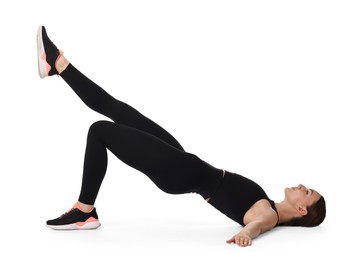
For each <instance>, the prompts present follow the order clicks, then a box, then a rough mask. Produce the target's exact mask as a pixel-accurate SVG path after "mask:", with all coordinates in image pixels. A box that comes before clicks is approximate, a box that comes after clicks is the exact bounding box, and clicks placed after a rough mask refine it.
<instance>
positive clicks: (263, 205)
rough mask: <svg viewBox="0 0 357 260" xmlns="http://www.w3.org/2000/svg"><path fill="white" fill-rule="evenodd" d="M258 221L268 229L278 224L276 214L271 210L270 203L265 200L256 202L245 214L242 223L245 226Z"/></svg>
mask: <svg viewBox="0 0 357 260" xmlns="http://www.w3.org/2000/svg"><path fill="white" fill-rule="evenodd" d="M256 220H259V221H261V222H264V224H265V225H266V226H268V227H275V226H276V224H277V223H278V220H279V218H278V214H277V212H276V211H275V210H274V209H273V208H272V205H271V202H270V201H269V200H267V199H261V200H258V201H257V202H256V203H254V204H253V206H252V207H250V209H249V210H248V211H247V212H246V213H245V215H244V218H243V221H244V224H245V225H247V224H249V223H250V222H252V221H256Z"/></svg>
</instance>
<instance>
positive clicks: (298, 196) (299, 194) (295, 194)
mask: <svg viewBox="0 0 357 260" xmlns="http://www.w3.org/2000/svg"><path fill="white" fill-rule="evenodd" d="M320 197H321V195H320V193H318V192H317V191H316V190H313V189H309V188H306V187H305V186H304V185H302V184H299V185H298V186H296V187H291V188H285V199H286V200H287V201H289V202H290V203H291V204H292V205H294V206H298V207H304V208H305V209H306V208H307V207H308V206H311V205H312V204H314V203H315V202H316V201H318V200H319V199H320Z"/></svg>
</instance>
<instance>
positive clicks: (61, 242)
mask: <svg viewBox="0 0 357 260" xmlns="http://www.w3.org/2000/svg"><path fill="white" fill-rule="evenodd" d="M356 13H357V5H356V2H355V1H313V0H309V1H222V0H221V1H197V0H190V1H186V0H180V1H156V0H155V1H135V0H132V1H104V0H103V1H90V0H86V1H84V0H80V1H79V0H78V1H73V0H70V1H67V0H66V1H61V2H59V1H36V0H34V1H25V0H22V1H16V0H14V1H2V3H1V4H0V28H1V41H0V47H1V56H0V57H1V60H0V73H1V76H0V77H1V78H0V79H1V80H0V82H1V83H0V84H1V85H0V86H1V88H0V97H1V102H0V113H1V127H0V141H1V145H0V152H1V163H0V174H1V189H0V199H1V214H0V223H1V224H2V227H1V232H0V237H1V241H2V242H1V249H0V258H1V259H19V257H26V258H31V259H68V258H70V259H78V258H81V259H141V258H144V257H145V258H147V259H247V258H248V257H249V259H259V258H262V257H267V259H285V258H289V259H300V258H305V259H306V258H308V259H314V258H318V259H324V258H326V257H327V256H332V257H339V256H340V255H341V254H344V253H346V254H347V255H348V256H349V257H350V258H351V259H352V258H354V257H355V256H356V253H355V250H353V243H352V242H353V237H354V233H355V231H356V228H355V218H356V210H355V198H356V195H355V184H354V181H353V178H354V176H355V175H356V170H357V164H356V158H357V157H356V155H357V148H356V147H357V137H356V133H357V123H356V111H357V102H356V99H357V90H356V87H357V84H356V83H357V78H356V69H357V48H356V46H357V36H356V29H357V28H356V27H357V16H356ZM41 24H43V25H45V26H46V28H47V31H48V34H49V36H50V38H51V39H52V40H53V41H54V43H55V44H56V45H57V46H58V47H59V48H60V49H61V50H63V51H64V52H65V55H66V57H68V59H69V60H70V61H71V62H72V63H73V64H74V65H75V66H76V67H77V68H79V69H80V70H81V71H82V72H83V73H85V74H86V75H87V76H88V77H90V78H91V79H92V80H94V81H95V82H96V83H98V84H99V85H101V86H102V87H103V88H104V89H106V90H107V91H108V92H110V93H111V94H112V95H114V96H115V97H116V98H118V99H121V100H123V101H124V102H127V103H129V104H131V105H132V106H134V107H135V108H137V109H138V110H139V111H141V112H142V113H143V114H145V115H147V116H148V117H150V118H151V119H153V120H154V121H156V122H157V123H159V124H160V125H162V126H163V127H164V128H166V129H167V130H168V131H169V132H171V133H172V134H173V135H174V136H175V137H176V138H177V139H178V140H179V141H180V143H181V144H182V145H183V147H184V148H185V149H186V150H187V151H189V152H192V153H195V154H196V155H198V156H199V157H201V158H202V159H204V160H206V161H207V162H209V163H211V164H212V165H214V166H216V167H218V168H224V169H227V170H229V171H233V172H237V173H240V174H243V175H245V176H247V177H249V178H251V179H253V180H255V181H256V182H258V183H259V184H260V185H261V186H262V187H263V188H264V189H265V190H266V192H267V193H268V195H269V196H270V197H271V198H272V199H274V200H276V201H280V200H282V199H283V189H284V188H285V187H286V186H294V185H297V184H299V183H303V184H305V185H306V186H308V187H311V188H314V189H317V190H318V191H319V192H321V193H322V194H323V195H324V196H325V198H326V201H327V217H326V220H325V222H324V223H323V224H322V225H321V226H320V227H317V228H313V229H307V228H278V229H276V230H274V231H272V232H270V233H266V234H265V235H262V236H261V237H259V238H258V239H256V240H254V242H253V246H252V247H250V248H239V247H237V246H235V245H227V244H226V243H225V240H226V239H228V238H230V237H231V236H232V235H234V234H235V233H237V232H238V231H239V230H240V228H241V227H240V226H239V225H237V224H235V223H233V222H232V221H231V220H230V219H228V218H227V217H225V216H224V215H222V214H221V213H219V212H218V211H216V210H215V209H214V208H213V207H211V206H210V205H209V204H207V203H205V202H204V201H203V200H202V199H201V198H200V196H198V195H194V194H187V195H176V196H175V195H169V194H165V193H163V192H161V191H160V190H159V189H157V188H156V187H155V185H154V184H153V183H152V182H150V181H149V179H148V178H147V177H146V176H145V175H143V174H141V173H140V172H138V171H136V170H133V169H131V168H129V167H128V166H126V165H124V164H123V163H122V162H121V161H119V160H118V159H116V158H115V157H114V156H113V155H112V154H109V165H108V171H107V176H106V179H105V180H104V183H103V185H102V188H101V191H100V193H99V196H98V199H97V202H96V206H97V210H98V214H99V217H100V220H101V222H102V226H101V227H100V229H98V230H95V231H79V232H55V231H52V230H49V229H47V228H46V227H45V221H46V220H47V219H51V218H55V217H58V216H59V215H60V214H62V213H63V212H64V211H66V210H68V209H69V208H70V207H71V206H72V205H73V204H74V202H75V201H76V199H77V197H78V195H79V189H80V184H81V174H82V167H83V157H84V149H85V144H86V135H87V130H88V127H89V126H90V125H91V124H92V123H93V122H94V121H96V120H100V119H103V118H104V117H103V116H101V115H99V114H97V113H96V112H93V111H91V110H90V109H88V108H87V107H86V106H85V105H84V104H83V103H81V101H80V100H79V98H78V97H77V96H75V94H74V92H73V91H72V90H71V89H70V88H69V87H68V86H67V85H66V84H65V83H64V81H63V80H62V79H61V78H57V77H51V78H46V79H44V80H41V79H40V78H39V76H38V72H37V61H36V32H37V27H38V26H39V25H41ZM103 257H104V258H103Z"/></svg>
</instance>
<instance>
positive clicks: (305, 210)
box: [296, 206, 307, 216]
mask: <svg viewBox="0 0 357 260" xmlns="http://www.w3.org/2000/svg"><path fill="white" fill-rule="evenodd" d="M296 210H297V211H298V212H299V214H300V215H301V216H305V215H306V214H307V209H306V207H303V206H297V207H296Z"/></svg>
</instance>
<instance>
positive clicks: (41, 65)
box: [37, 26, 48, 79]
mask: <svg viewBox="0 0 357 260" xmlns="http://www.w3.org/2000/svg"><path fill="white" fill-rule="evenodd" d="M43 57H46V53H45V47H44V46H43V41H42V26H39V27H38V31H37V65H38V74H39V75H40V77H41V78H42V79H43V78H45V77H47V76H48V73H47V70H46V67H47V62H46V58H45V59H43Z"/></svg>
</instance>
